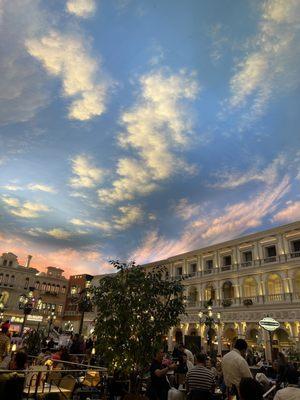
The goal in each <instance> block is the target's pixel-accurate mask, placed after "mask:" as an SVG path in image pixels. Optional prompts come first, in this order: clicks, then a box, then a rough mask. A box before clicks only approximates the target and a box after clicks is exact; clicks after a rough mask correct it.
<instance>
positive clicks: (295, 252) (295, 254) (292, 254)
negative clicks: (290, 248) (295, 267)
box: [290, 251, 300, 258]
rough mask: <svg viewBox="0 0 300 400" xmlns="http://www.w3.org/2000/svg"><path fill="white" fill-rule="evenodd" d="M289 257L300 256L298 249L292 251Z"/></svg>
mask: <svg viewBox="0 0 300 400" xmlns="http://www.w3.org/2000/svg"><path fill="white" fill-rule="evenodd" d="M290 256H291V258H296V257H300V251H294V252H293V253H291V254H290Z"/></svg>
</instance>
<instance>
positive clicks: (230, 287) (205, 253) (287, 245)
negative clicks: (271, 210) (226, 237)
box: [145, 222, 300, 354]
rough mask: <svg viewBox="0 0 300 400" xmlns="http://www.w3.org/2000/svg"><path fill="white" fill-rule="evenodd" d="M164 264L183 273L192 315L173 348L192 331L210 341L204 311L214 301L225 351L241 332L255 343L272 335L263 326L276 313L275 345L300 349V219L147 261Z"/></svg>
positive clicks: (216, 329)
mask: <svg viewBox="0 0 300 400" xmlns="http://www.w3.org/2000/svg"><path fill="white" fill-rule="evenodd" d="M156 265H164V266H165V267H166V268H167V276H171V277H184V278H185V279H184V281H183V284H184V286H185V288H186V299H187V300H186V301H187V316H184V317H182V320H181V324H180V326H178V327H175V328H174V329H172V331H171V332H170V333H169V337H168V342H169V347H170V348H172V346H173V345H174V343H175V342H176V341H177V342H178V341H182V340H184V337H185V336H187V335H199V336H201V338H202V345H203V346H204V347H205V346H206V345H207V340H206V339H207V329H208V328H207V326H205V323H204V322H203V319H202V320H201V319H200V316H199V312H200V315H201V312H205V311H206V308H205V305H206V302H207V301H208V300H210V299H211V300H212V304H213V306H212V311H213V314H214V315H217V314H220V315H219V316H220V322H218V321H217V320H216V321H215V322H216V323H215V324H214V325H213V326H212V329H213V331H212V337H213V339H212V343H213V345H214V346H215V349H218V352H219V353H221V351H222V350H225V349H228V348H229V347H230V346H231V344H232V341H233V340H234V339H235V338H237V337H243V338H246V340H247V341H248V342H249V344H250V346H252V347H253V348H261V349H262V348H264V347H265V348H266V350H267V354H269V340H268V335H267V334H266V332H264V331H263V329H262V328H260V326H259V325H258V322H259V320H261V319H262V318H263V317H265V316H267V315H268V316H271V317H273V318H275V319H276V320H278V321H279V322H280V328H279V329H278V330H277V331H276V332H275V334H274V338H273V339H274V340H273V346H274V348H275V351H276V349H283V348H285V349H286V350H287V349H288V348H291V347H293V348H295V347H298V348H299V339H300V222H295V223H291V224H288V225H284V226H281V227H278V228H274V229H270V230H266V231H263V232H258V233H255V234H251V235H248V236H244V237H241V238H238V239H235V240H231V241H228V242H224V243H220V244H216V245H213V246H209V247H205V248H202V249H198V250H195V251H191V252H188V253H185V254H180V255H177V256H174V257H170V258H168V259H165V260H160V261H157V262H154V263H150V264H147V265H145V268H152V267H153V266H156Z"/></svg>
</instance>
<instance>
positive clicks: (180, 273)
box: [176, 267, 182, 276]
mask: <svg viewBox="0 0 300 400" xmlns="http://www.w3.org/2000/svg"><path fill="white" fill-rule="evenodd" d="M176 275H177V276H179V275H182V267H177V268H176Z"/></svg>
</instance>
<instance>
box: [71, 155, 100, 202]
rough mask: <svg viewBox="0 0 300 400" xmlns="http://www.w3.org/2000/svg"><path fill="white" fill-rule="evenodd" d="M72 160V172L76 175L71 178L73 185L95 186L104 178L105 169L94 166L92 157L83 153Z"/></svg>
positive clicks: (82, 186) (81, 186)
mask: <svg viewBox="0 0 300 400" xmlns="http://www.w3.org/2000/svg"><path fill="white" fill-rule="evenodd" d="M71 161H72V172H73V174H74V175H75V176H74V177H73V178H71V179H70V185H71V186H72V187H75V188H93V187H95V186H96V185H97V184H99V183H100V182H101V181H102V180H103V175H104V172H103V170H102V169H100V168H97V167H95V166H94V164H93V161H92V159H91V157H89V156H86V155H84V154H81V155H78V156H76V157H74V158H73V159H72V160H71ZM73 196H74V194H73Z"/></svg>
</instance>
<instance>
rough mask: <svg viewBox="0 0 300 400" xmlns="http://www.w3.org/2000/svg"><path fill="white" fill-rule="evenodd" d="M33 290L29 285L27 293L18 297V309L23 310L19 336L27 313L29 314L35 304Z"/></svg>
mask: <svg viewBox="0 0 300 400" xmlns="http://www.w3.org/2000/svg"><path fill="white" fill-rule="evenodd" d="M33 291H34V288H33V287H30V288H29V292H28V293H27V294H21V296H20V298H19V309H20V310H23V314H24V317H23V322H22V326H21V332H20V336H22V334H23V330H24V326H25V322H26V319H27V315H29V314H31V312H32V310H33V309H34V308H35V305H36V299H35V298H34V296H33Z"/></svg>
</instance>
